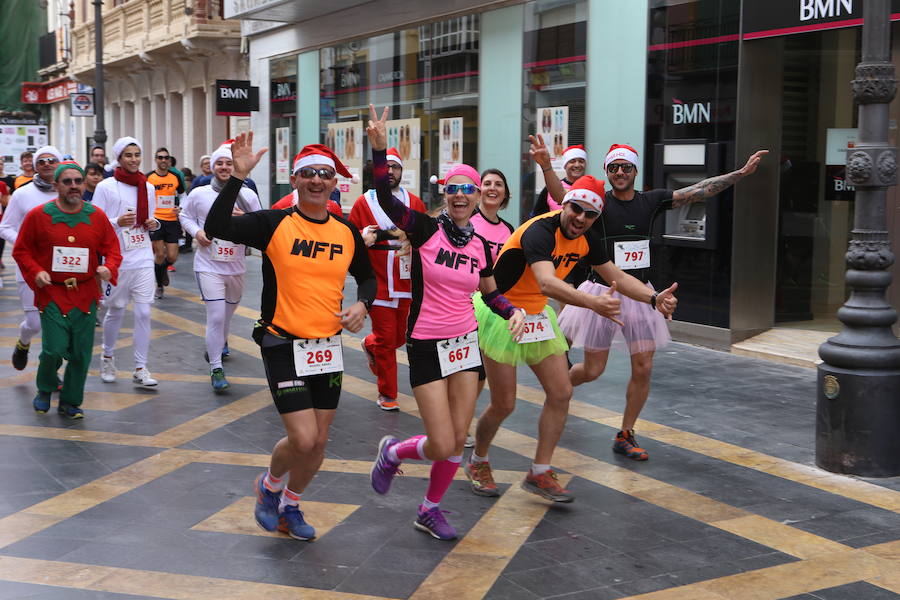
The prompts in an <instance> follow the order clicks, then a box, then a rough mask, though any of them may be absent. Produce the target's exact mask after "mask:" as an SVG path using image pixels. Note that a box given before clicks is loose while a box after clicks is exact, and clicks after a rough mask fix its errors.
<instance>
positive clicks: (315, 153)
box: [291, 144, 353, 179]
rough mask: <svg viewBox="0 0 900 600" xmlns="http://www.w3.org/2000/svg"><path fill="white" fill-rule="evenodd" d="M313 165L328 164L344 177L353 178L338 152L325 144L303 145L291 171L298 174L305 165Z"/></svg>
mask: <svg viewBox="0 0 900 600" xmlns="http://www.w3.org/2000/svg"><path fill="white" fill-rule="evenodd" d="M312 165H328V166H329V167H334V170H335V171H337V172H338V174H339V175H341V176H342V177H346V178H348V179H352V178H353V175H351V174H350V171H348V170H347V167H345V166H344V163H342V162H341V159H339V158H338V157H337V154H335V153H334V152H333V151H332V150H331V148H329V147H328V146H325V145H324V144H308V145H306V146H303V149H302V150H300V152H298V153H297V155H296V156H295V157H294V168H293V169H292V170H291V173H293V174H294V175H296V174H297V171H299V170H300V169H302V168H303V167H311V166H312Z"/></svg>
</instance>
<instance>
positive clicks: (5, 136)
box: [0, 123, 48, 177]
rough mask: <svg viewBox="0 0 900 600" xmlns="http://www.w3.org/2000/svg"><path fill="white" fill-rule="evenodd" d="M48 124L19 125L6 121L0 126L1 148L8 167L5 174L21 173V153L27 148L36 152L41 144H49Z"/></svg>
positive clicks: (16, 174) (1, 157) (2, 158)
mask: <svg viewBox="0 0 900 600" xmlns="http://www.w3.org/2000/svg"><path fill="white" fill-rule="evenodd" d="M47 135H48V134H47V126H46V125H19V124H15V123H4V124H2V126H0V148H2V156H0V160H3V162H4V165H5V167H6V170H5V174H6V175H10V176H13V177H15V176H18V175H20V174H21V169H20V166H19V155H20V154H21V153H22V152H25V151H26V150H30V151H31V152H34V151H35V150H37V149H38V148H40V147H41V146H46V145H47V139H48V138H47Z"/></svg>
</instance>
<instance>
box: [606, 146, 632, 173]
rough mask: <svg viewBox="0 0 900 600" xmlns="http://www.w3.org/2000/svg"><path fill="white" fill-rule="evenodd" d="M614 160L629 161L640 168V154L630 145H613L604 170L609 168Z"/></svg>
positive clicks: (607, 154) (608, 153)
mask: <svg viewBox="0 0 900 600" xmlns="http://www.w3.org/2000/svg"><path fill="white" fill-rule="evenodd" d="M614 160H627V161H628V162H630V163H631V164H633V165H634V166H635V167H637V166H638V153H637V150H635V149H634V148H632V147H631V146H629V145H628V144H613V145H612V146H610V147H609V152H607V153H606V160H605V161H603V168H604V169H606V167H608V166H609V163H611V162H612V161H614Z"/></svg>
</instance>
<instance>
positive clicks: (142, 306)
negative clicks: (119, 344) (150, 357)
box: [103, 302, 150, 369]
mask: <svg viewBox="0 0 900 600" xmlns="http://www.w3.org/2000/svg"><path fill="white" fill-rule="evenodd" d="M132 306H133V307H134V311H133V312H134V342H133V345H134V368H135V369H143V368H144V367H146V366H147V354H148V353H149V352H150V305H149V304H147V303H145V302H135V303H134V304H132ZM124 318H125V308H124V307H122V308H116V307H112V306H110V307H109V308H107V310H106V317H104V319H103V355H104V356H113V352H114V351H115V349H116V340H117V339H118V337H119V329H121V327H122V319H124Z"/></svg>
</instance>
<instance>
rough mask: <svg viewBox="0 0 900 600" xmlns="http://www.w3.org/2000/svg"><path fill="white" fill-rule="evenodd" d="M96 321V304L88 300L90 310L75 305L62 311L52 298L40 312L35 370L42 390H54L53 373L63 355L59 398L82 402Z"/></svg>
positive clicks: (66, 401) (39, 387) (55, 372)
mask: <svg viewBox="0 0 900 600" xmlns="http://www.w3.org/2000/svg"><path fill="white" fill-rule="evenodd" d="M96 323H97V304H96V302H94V303H91V310H90V311H89V312H86V313H85V312H81V310H79V309H77V308H73V309H72V310H70V311H69V314H68V315H64V314H62V311H60V310H59V307H58V306H56V303H54V302H51V303H50V304H48V305H47V308H45V309H44V310H43V311H42V312H41V356H40V359H39V361H40V362H39V363H38V370H37V389H38V391H39V392H41V393H44V394H52V393H53V392H55V391H56V387H57V385H58V384H57V379H56V374H57V372H58V371H59V367H60V365H62V361H63V359H66V360H68V361H69V362H68V363H67V364H66V373H65V376H64V377H63V388H62V391H61V392H60V393H59V400H60V402H65V403H67V404H71V405H72V406H81V402H82V401H83V400H84V382H85V381H86V380H87V373H88V367H89V366H90V364H91V354H92V352H91V350H92V349H93V347H94V326H95V325H96Z"/></svg>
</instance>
